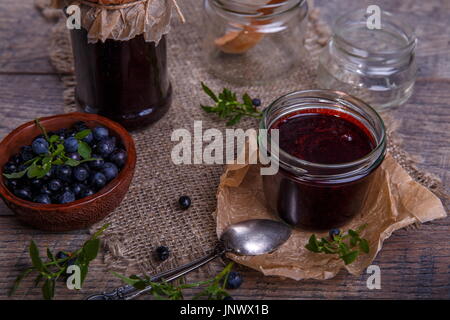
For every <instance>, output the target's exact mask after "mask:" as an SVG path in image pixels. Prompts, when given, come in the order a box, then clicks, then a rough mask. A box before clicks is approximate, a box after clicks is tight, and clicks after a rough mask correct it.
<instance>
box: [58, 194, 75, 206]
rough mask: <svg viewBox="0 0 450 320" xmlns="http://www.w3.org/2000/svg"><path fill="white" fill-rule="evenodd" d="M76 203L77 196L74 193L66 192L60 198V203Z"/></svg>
mask: <svg viewBox="0 0 450 320" xmlns="http://www.w3.org/2000/svg"><path fill="white" fill-rule="evenodd" d="M73 201H75V194H74V193H73V192H72V191H64V192H63V193H61V194H60V195H59V196H58V203H61V204H65V203H69V202H73Z"/></svg>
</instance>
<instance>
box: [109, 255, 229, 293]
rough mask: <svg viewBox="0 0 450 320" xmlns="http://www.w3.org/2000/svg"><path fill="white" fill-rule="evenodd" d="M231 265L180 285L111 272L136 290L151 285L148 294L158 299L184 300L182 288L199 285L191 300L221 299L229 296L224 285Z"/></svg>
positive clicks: (146, 277) (147, 277)
mask: <svg viewBox="0 0 450 320" xmlns="http://www.w3.org/2000/svg"><path fill="white" fill-rule="evenodd" d="M233 265H234V263H233V262H231V263H229V264H228V265H227V266H226V267H225V268H224V269H223V270H222V271H221V272H220V273H219V274H218V275H217V276H215V277H214V278H212V279H209V280H205V281H200V282H196V283H183V284H180V285H173V284H171V283H169V282H167V281H165V280H164V279H163V280H162V281H160V282H152V281H151V277H149V276H143V277H140V276H137V275H132V276H130V277H124V276H122V275H120V274H118V273H116V272H113V274H114V275H115V276H117V277H119V278H120V279H122V281H123V282H125V283H126V284H128V285H131V286H133V287H135V288H136V289H138V290H142V289H144V288H146V287H148V286H151V287H152V289H151V290H150V294H152V295H153V296H154V297H155V298H156V299H158V300H184V294H183V290H185V289H192V288H199V287H202V288H203V290H202V291H200V292H199V293H198V294H196V295H195V296H194V297H193V300H199V299H207V300H223V299H224V298H225V297H228V296H230V294H229V293H228V292H227V291H226V289H225V287H226V283H227V280H228V275H229V274H230V272H231V270H232V268H233Z"/></svg>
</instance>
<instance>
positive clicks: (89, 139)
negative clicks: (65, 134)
mask: <svg viewBox="0 0 450 320" xmlns="http://www.w3.org/2000/svg"><path fill="white" fill-rule="evenodd" d="M82 141H84V142H86V143H87V144H91V143H92V142H93V141H94V134H93V133H92V132H91V133H89V134H88V135H87V136H86V137H84V138H83V139H82Z"/></svg>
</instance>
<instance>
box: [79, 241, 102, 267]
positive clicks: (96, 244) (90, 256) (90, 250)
mask: <svg viewBox="0 0 450 320" xmlns="http://www.w3.org/2000/svg"><path fill="white" fill-rule="evenodd" d="M82 250H83V253H84V258H85V259H86V260H87V261H88V262H89V261H92V260H94V259H95V258H97V254H98V251H99V250H100V240H99V239H92V240H88V241H86V242H85V243H84V245H83V249H82Z"/></svg>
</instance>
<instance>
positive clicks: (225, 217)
mask: <svg viewBox="0 0 450 320" xmlns="http://www.w3.org/2000/svg"><path fill="white" fill-rule="evenodd" d="M259 169H260V168H259V166H258V165H247V164H246V165H229V166H227V168H226V170H225V173H224V174H223V175H222V177H221V180H220V185H219V188H218V191H217V210H216V212H215V215H216V221H217V234H218V235H220V234H222V232H223V230H224V229H225V228H226V227H227V226H228V225H230V224H233V223H237V222H239V221H244V220H248V219H255V218H264V219H277V217H276V216H274V215H273V214H272V213H270V212H269V211H268V209H267V208H266V205H265V199H264V193H263V189H262V179H261V175H260V170H259ZM374 174H375V177H374V181H373V184H372V185H371V189H370V190H369V197H368V199H367V201H366V203H365V205H364V208H363V209H362V211H361V212H360V213H359V214H358V215H357V216H356V217H355V218H354V219H353V220H352V221H351V222H349V223H348V224H347V225H345V226H343V227H342V228H341V230H343V231H347V230H348V229H357V228H358V227H359V226H361V225H363V224H367V227H366V228H365V229H364V230H363V231H362V232H361V237H363V238H366V239H367V240H368V241H369V243H370V252H369V254H361V255H360V256H359V257H358V259H357V260H356V261H355V262H354V263H352V264H350V265H347V266H345V265H344V262H343V261H342V260H341V259H339V258H338V256H337V255H332V254H323V253H313V252H310V251H308V250H307V249H305V245H306V244H307V243H308V240H309V237H310V236H311V234H312V233H311V232H304V231H299V230H294V231H293V233H292V236H291V238H290V239H289V240H288V242H286V243H285V244H284V245H283V246H281V247H280V248H279V249H278V250H277V251H275V252H273V253H271V254H266V255H262V256H257V257H244V256H237V255H234V254H229V258H231V259H232V260H234V261H236V262H238V263H240V264H243V265H246V266H248V267H250V268H253V269H256V270H259V271H261V272H262V273H263V274H265V275H271V276H283V277H287V278H292V279H295V280H301V279H330V278H332V277H334V276H335V275H336V274H337V273H338V272H339V270H340V269H341V268H346V269H347V270H348V272H350V273H351V274H354V275H358V274H360V273H361V272H362V271H363V270H365V269H366V268H367V267H368V266H369V265H370V264H371V262H372V261H373V260H374V259H375V257H376V255H377V253H378V252H379V251H380V250H381V248H382V246H383V242H384V241H385V240H386V239H387V238H389V237H390V236H391V234H392V232H394V231H395V230H398V229H401V228H404V227H406V226H408V225H411V224H414V223H424V222H427V221H431V220H434V219H439V218H444V217H446V212H445V209H444V207H443V205H442V203H441V201H440V200H439V198H438V197H436V196H435V195H434V194H433V193H432V192H431V191H429V190H428V189H427V188H425V187H424V186H422V185H421V184H419V183H417V182H415V181H414V180H413V179H412V178H411V177H410V176H409V175H408V173H407V172H406V171H405V170H404V169H403V168H402V167H401V166H400V165H399V164H398V163H397V162H396V161H395V160H394V159H393V158H392V157H391V156H390V155H389V154H388V155H387V157H386V159H385V161H384V162H383V164H382V165H381V167H380V168H379V169H378V170H377V171H376V172H375V173H374ZM317 235H318V236H319V237H322V236H326V235H327V234H320V233H319V234H317Z"/></svg>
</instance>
